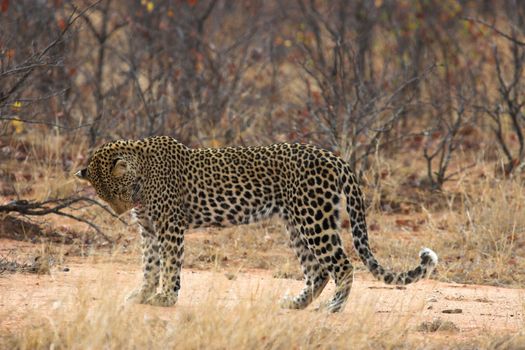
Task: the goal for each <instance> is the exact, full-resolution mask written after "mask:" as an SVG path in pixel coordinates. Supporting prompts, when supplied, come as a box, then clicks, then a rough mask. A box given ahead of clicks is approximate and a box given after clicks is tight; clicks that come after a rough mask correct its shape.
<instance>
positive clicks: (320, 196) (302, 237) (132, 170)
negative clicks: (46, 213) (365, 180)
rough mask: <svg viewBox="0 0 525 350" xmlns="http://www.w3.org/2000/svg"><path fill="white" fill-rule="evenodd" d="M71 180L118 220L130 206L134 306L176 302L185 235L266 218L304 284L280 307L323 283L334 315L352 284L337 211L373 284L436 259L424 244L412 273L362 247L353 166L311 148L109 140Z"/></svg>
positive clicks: (395, 280) (422, 272) (397, 280)
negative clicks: (135, 231) (136, 240)
mask: <svg viewBox="0 0 525 350" xmlns="http://www.w3.org/2000/svg"><path fill="white" fill-rule="evenodd" d="M76 176H77V177H79V178H80V179H82V180H86V181H88V183H89V184H90V185H91V186H92V187H93V188H94V189H95V192H96V194H97V195H98V197H100V198H101V199H102V200H103V201H105V202H106V203H108V204H109V206H110V207H111V208H112V209H113V210H114V211H115V212H116V213H117V214H118V215H122V214H123V213H125V212H127V211H130V210H131V211H132V212H133V213H134V216H135V217H136V221H137V222H138V226H139V227H140V230H139V231H140V236H141V249H142V284H141V286H140V287H139V288H138V289H137V290H136V291H134V292H133V293H131V294H130V295H129V297H128V299H129V300H131V301H133V302H136V303H142V304H150V305H155V306H165V307H167V306H173V305H174V304H175V303H176V302H177V300H178V296H179V290H180V288H181V278H180V276H181V268H182V264H183V257H184V235H185V233H186V232H187V231H188V230H191V229H195V228H200V227H226V226H232V225H242V224H248V223H252V222H256V221H259V220H262V219H268V218H270V217H274V216H275V217H278V218H280V219H281V220H282V221H283V223H284V226H285V229H286V231H287V235H288V236H289V245H290V246H291V247H292V248H293V251H294V252H295V255H296V257H297V259H298V260H299V263H300V265H301V270H302V275H303V278H304V287H303V288H302V290H301V291H300V292H299V293H298V294H297V295H295V296H293V295H292V296H290V295H285V297H284V298H283V299H282V300H281V302H280V305H281V306H282V307H284V308H288V309H305V308H306V307H307V306H309V305H310V304H311V303H312V302H313V300H314V299H316V298H317V297H318V296H319V295H320V294H321V292H322V291H323V289H324V288H325V286H326V285H327V283H328V282H329V280H330V279H332V280H333V281H334V283H335V292H334V293H333V295H332V296H331V297H330V298H329V300H328V301H327V302H325V303H324V304H323V306H322V309H325V310H327V311H328V312H339V311H341V310H343V309H344V307H345V305H346V303H347V301H348V298H349V295H350V291H351V288H352V284H353V279H354V267H353V265H352V263H351V261H350V258H349V256H348V254H347V253H346V251H345V248H344V245H343V240H342V238H341V235H340V233H339V232H340V231H341V226H342V225H341V221H342V219H341V210H343V209H344V208H343V207H344V206H346V211H347V213H348V221H349V224H350V225H349V231H351V233H352V243H353V247H354V248H355V250H356V252H357V254H358V255H359V258H360V260H361V261H362V263H363V264H364V265H365V267H366V268H367V269H368V271H369V272H370V273H371V274H372V275H373V276H374V277H375V278H376V279H378V280H379V281H382V282H384V283H386V284H392V285H406V284H409V283H413V282H416V281H418V280H421V279H422V278H426V277H429V276H430V274H431V273H432V272H433V271H434V269H435V267H436V265H437V263H438V257H437V255H436V253H435V252H434V251H432V250H431V249H429V248H423V249H422V250H421V251H420V253H419V258H420V262H419V264H418V266H417V267H415V268H413V269H411V270H408V271H404V272H394V271H393V270H391V269H388V268H385V267H383V266H382V265H381V264H380V263H379V262H378V261H377V260H376V258H375V257H374V255H373V253H372V251H371V248H370V245H369V239H368V232H367V224H366V218H365V211H366V210H365V209H366V204H365V200H364V197H363V194H362V192H361V189H360V186H359V183H358V179H357V177H356V175H355V173H354V171H353V170H352V167H351V166H350V164H349V163H348V162H346V161H344V160H343V159H342V158H341V157H339V156H337V155H336V154H334V153H333V152H331V151H328V150H326V149H323V148H321V147H318V146H315V145H312V144H301V143H276V144H272V145H266V146H250V147H224V148H190V147H187V146H185V145H184V144H183V143H180V142H178V141H177V140H176V139H175V138H172V137H169V136H155V137H149V138H144V139H140V140H117V141H113V142H109V143H106V144H104V145H102V146H100V147H99V148H97V149H96V150H95V151H94V152H93V153H92V155H91V156H90V157H89V159H88V164H87V166H86V167H85V168H82V169H81V170H79V171H78V172H77V173H76ZM344 202H346V205H345V204H344Z"/></svg>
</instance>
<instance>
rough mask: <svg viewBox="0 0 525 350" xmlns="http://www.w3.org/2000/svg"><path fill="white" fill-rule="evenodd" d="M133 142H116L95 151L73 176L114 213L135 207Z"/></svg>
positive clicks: (136, 170) (135, 170)
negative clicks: (93, 192) (87, 185)
mask: <svg viewBox="0 0 525 350" xmlns="http://www.w3.org/2000/svg"><path fill="white" fill-rule="evenodd" d="M136 151H137V150H136V147H135V144H134V142H133V141H115V142H110V143H107V144H105V145H103V146H101V147H100V148H98V149H97V150H96V151H95V152H94V153H93V155H92V156H91V158H90V159H89V161H88V165H87V167H86V168H84V169H82V170H80V171H78V172H77V173H76V174H75V175H76V176H77V177H78V178H80V179H82V180H86V181H88V182H89V183H90V184H91V185H92V186H93V187H94V188H95V191H96V192H97V195H98V196H99V197H100V198H101V199H103V200H104V201H105V202H107V203H108V204H109V205H110V206H111V208H113V210H114V211H115V212H116V213H117V214H119V215H120V214H122V213H124V212H126V211H128V210H130V209H131V208H133V207H134V206H136V205H137V193H136V192H137V189H136V188H137V180H138V166H137V154H136Z"/></svg>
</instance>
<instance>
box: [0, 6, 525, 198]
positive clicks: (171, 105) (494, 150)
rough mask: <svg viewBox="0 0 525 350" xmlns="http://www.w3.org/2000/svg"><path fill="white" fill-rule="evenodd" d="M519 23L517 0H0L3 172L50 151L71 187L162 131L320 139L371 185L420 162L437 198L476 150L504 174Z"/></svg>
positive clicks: (516, 156) (515, 128)
mask: <svg viewBox="0 0 525 350" xmlns="http://www.w3.org/2000/svg"><path fill="white" fill-rule="evenodd" d="M524 21H525V3H524V2H521V1H517V0H508V1H498V0H484V1H470V0H462V1H456V0H444V1H432V0H410V1H409V0H402V1H394V0H375V1H369V0H354V1H345V0H336V1H318V0H317V1H316V0H294V1H271V0H270V1H268V0H265V1H262V0H250V1H247V0H245V1H227V0H152V1H148V0H140V1H122V0H99V1H95V2H93V1H64V0H53V1H51V0H49V1H45V0H38V1H35V0H17V1H12V0H11V1H10V0H0V148H1V149H2V152H0V161H4V160H13V159H17V160H18V161H31V159H33V158H34V159H37V158H39V157H40V158H39V159H40V160H41V159H42V155H43V154H42V152H39V151H35V149H37V148H39V146H36V145H37V144H38V143H40V144H42V143H43V144H46V143H50V142H51V140H53V142H55V146H54V147H55V149H54V150H55V153H57V154H55V155H54V160H53V161H54V162H57V163H58V164H57V165H60V166H61V168H62V169H63V170H64V171H65V172H67V173H70V172H71V171H73V170H74V169H73V168H74V167H75V166H77V165H78V164H79V163H82V162H85V156H87V154H89V152H90V151H91V150H92V149H93V148H94V147H96V146H98V145H100V144H102V143H104V142H107V141H110V140H114V139H129V138H142V137H147V136H151V135H169V136H173V137H175V138H177V139H178V140H179V141H181V142H183V143H185V144H187V145H189V146H192V147H197V146H213V147H219V146H230V145H259V144H267V143H271V142H283V141H286V142H309V143H315V144H318V145H320V146H322V147H325V148H328V149H330V150H332V151H334V152H336V153H338V154H340V155H341V156H343V157H344V158H345V159H346V160H348V161H349V162H351V164H352V165H353V166H354V168H355V169H356V171H357V172H358V173H360V174H363V172H364V171H366V170H367V169H369V168H370V166H371V158H373V157H377V156H378V155H380V156H386V157H392V156H395V155H398V154H410V155H411V156H410V157H411V159H412V160H419V161H421V163H420V164H422V166H423V172H424V174H425V178H426V179H424V181H423V183H424V184H425V186H427V187H428V188H431V189H441V188H442V186H443V184H444V183H445V182H446V181H447V180H449V179H451V178H452V177H453V176H454V175H457V174H458V173H461V172H463V171H464V170H465V169H467V168H469V167H470V166H471V164H470V159H469V157H468V154H469V153H475V154H478V155H479V154H480V153H482V154H483V158H484V160H489V161H494V162H495V163H496V167H497V168H498V171H500V172H501V173H502V174H504V175H510V174H512V173H515V172H516V170H517V169H521V166H522V164H523V161H524V158H525V146H524V139H523V138H524V137H523V132H524V130H523V128H524V126H525V120H524V116H523V105H524V103H525V102H524V101H525V95H523V85H524V80H523V65H524V63H525V39H524V38H523V36H524V35H523V34H524V30H525V23H524ZM36 140H40V141H36ZM40 148H42V147H40ZM71 150H78V152H77V154H72V151H71ZM44 153H45V152H44ZM59 153H60V154H59ZM459 153H461V157H462V158H461V159H463V160H462V161H461V162H460V163H459V164H456V165H455V166H453V169H451V164H453V163H454V160H455V159H456V158H455V156H456V155H457V154H459ZM48 158H49V157H48ZM3 175H5V176H7V175H6V174H5V173H4V174H3Z"/></svg>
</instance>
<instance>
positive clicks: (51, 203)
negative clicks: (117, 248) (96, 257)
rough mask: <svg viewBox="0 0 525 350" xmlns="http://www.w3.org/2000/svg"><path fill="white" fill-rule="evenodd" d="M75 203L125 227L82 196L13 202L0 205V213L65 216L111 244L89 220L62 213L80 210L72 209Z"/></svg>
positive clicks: (111, 213) (90, 199)
mask: <svg viewBox="0 0 525 350" xmlns="http://www.w3.org/2000/svg"><path fill="white" fill-rule="evenodd" d="M77 203H86V204H87V205H89V206H91V205H96V206H98V207H100V208H102V209H103V210H105V211H106V212H108V213H109V214H110V215H111V216H113V217H115V218H117V219H118V220H120V222H122V223H123V224H125V225H127V222H126V221H124V220H122V219H121V218H120V217H118V216H117V215H116V214H115V213H113V212H112V211H111V210H110V209H109V208H108V207H107V206H105V205H104V204H102V203H100V202H98V201H96V200H94V199H92V198H89V197H83V196H73V197H67V198H56V199H48V200H45V201H41V202H33V201H28V200H15V201H12V202H9V203H7V204H4V205H0V213H10V212H16V213H19V214H22V215H31V216H44V215H48V214H55V215H60V216H65V217H68V218H70V219H73V220H76V221H79V222H82V223H85V224H87V225H89V226H90V227H91V228H93V229H94V230H95V231H96V232H97V234H98V235H100V236H101V237H103V238H104V239H105V240H106V241H108V242H111V243H112V242H113V240H112V239H111V238H110V237H108V236H107V235H106V234H105V233H104V232H103V231H102V230H101V229H100V228H99V227H98V226H97V225H95V224H94V223H93V222H91V221H90V220H87V219H85V218H83V217H80V216H77V215H74V214H71V213H67V212H64V211H63V210H64V209H73V210H78V209H80V208H73V207H72V206H73V205H74V204H77Z"/></svg>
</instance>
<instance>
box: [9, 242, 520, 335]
mask: <svg viewBox="0 0 525 350" xmlns="http://www.w3.org/2000/svg"><path fill="white" fill-rule="evenodd" d="M27 245H28V243H24V242H15V241H10V240H5V239H2V240H0V250H3V249H7V248H6V247H9V249H12V248H13V247H16V246H19V248H20V249H21V250H23V249H24V247H27ZM132 260H133V261H134V260H137V261H136V262H133V261H132ZM140 278H141V272H140V266H139V263H138V259H129V258H128V259H119V258H111V259H100V258H99V259H96V258H93V257H90V258H80V257H72V258H70V259H68V260H67V261H66V262H65V263H64V264H63V265H60V267H56V268H53V269H52V270H51V273H50V274H45V275H36V274H23V273H15V274H2V275H0V329H3V330H7V331H8V332H15V331H17V330H18V329H20V328H21V327H24V326H28V325H30V324H32V323H33V322H34V321H35V320H36V319H39V318H42V317H52V315H53V312H54V310H55V309H56V308H57V305H59V304H61V303H67V302H71V301H70V299H69V298H68V296H70V295H73V294H75V293H78V292H79V290H82V292H83V293H84V292H86V293H88V294H89V295H91V297H92V299H93V300H94V301H96V300H100V299H103V298H104V294H105V293H104V291H105V290H106V289H105V288H107V285H108V281H109V284H110V288H118V289H119V290H120V291H121V292H120V294H121V296H122V298H124V297H125V294H126V293H127V292H129V291H131V290H133V289H134V288H135V287H136V286H137V285H138V283H139V282H140ZM104 286H106V287H104ZM301 288H302V282H301V281H297V280H292V279H279V278H274V277H272V274H271V272H270V271H265V270H249V271H243V272H238V273H231V272H225V271H199V270H191V269H184V270H183V273H182V290H181V294H180V296H179V301H178V304H177V305H176V306H175V307H173V308H156V307H150V306H142V305H141V306H137V308H138V310H139V311H140V310H142V311H141V312H145V313H147V312H151V313H155V314H158V315H161V316H166V317H168V318H169V315H170V314H172V313H174V312H176V311H177V309H178V308H179V309H191V308H192V307H194V306H195V305H198V304H199V303H201V302H203V301H204V300H209V299H210V298H215V299H216V300H217V302H221V303H226V304H236V303H243V302H250V300H254V299H257V298H260V297H261V296H263V295H266V294H270V295H275V302H276V303H277V302H278V301H279V297H280V296H282V295H284V294H285V293H289V294H293V293H296V292H298V291H299V290H300V289H301ZM332 292H333V284H329V286H328V287H327V289H326V290H325V291H324V292H323V294H322V296H321V297H320V298H319V299H320V301H317V302H315V303H314V305H313V306H311V307H310V308H309V309H308V310H307V311H289V312H312V311H311V310H314V308H315V306H317V305H319V302H322V301H326V300H327V299H328V298H329V297H330V295H331V294H332ZM524 297H525V290H523V289H508V288H498V287H489V286H480V285H462V284H450V283H440V282H437V281H434V280H426V281H422V282H419V283H417V284H414V285H410V286H407V287H406V288H405V287H402V288H399V287H398V288H396V287H391V286H386V285H384V284H382V283H380V282H377V281H375V280H373V279H372V278H371V276H370V274H368V273H365V272H360V273H357V274H356V276H355V281H354V287H353V289H352V295H351V297H350V301H349V303H348V304H347V306H346V308H345V310H344V311H343V312H342V313H341V314H339V315H337V316H335V317H337V318H338V319H340V320H341V321H342V322H344V320H345V319H346V318H350V317H352V315H353V314H355V313H358V312H360V311H359V310H360V309H361V307H362V305H365V304H366V305H372V310H373V316H372V317H373V318H375V322H383V321H384V320H385V319H388V318H389V317H393V316H403V317H406V318H407V320H408V324H410V325H413V327H414V330H419V331H421V327H423V328H424V327H425V326H422V325H424V324H425V322H432V321H435V320H438V319H439V320H440V321H442V322H447V321H449V322H447V323H448V324H449V325H451V327H452V328H454V329H453V330H454V332H452V333H451V334H450V335H447V336H453V337H460V338H468V337H470V336H476V335H480V334H482V333H483V332H487V331H491V332H500V331H501V332H503V333H507V332H514V331H518V330H520V329H523V327H524V316H523V312H524V303H523V300H524ZM68 300H69V301H68ZM320 314H322V313H320ZM324 317H326V315H325V316H324ZM450 322H452V323H450ZM429 327H431V326H429Z"/></svg>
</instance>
